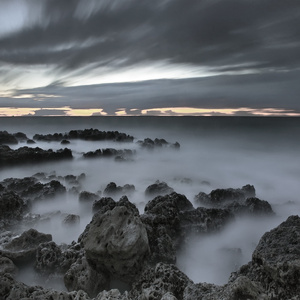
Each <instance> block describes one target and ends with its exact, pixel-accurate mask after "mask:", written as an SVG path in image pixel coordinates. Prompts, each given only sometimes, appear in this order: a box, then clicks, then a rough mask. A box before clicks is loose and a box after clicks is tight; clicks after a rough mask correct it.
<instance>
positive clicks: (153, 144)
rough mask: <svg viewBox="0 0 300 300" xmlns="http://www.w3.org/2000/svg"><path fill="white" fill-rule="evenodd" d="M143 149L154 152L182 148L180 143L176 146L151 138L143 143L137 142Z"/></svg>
mask: <svg viewBox="0 0 300 300" xmlns="http://www.w3.org/2000/svg"><path fill="white" fill-rule="evenodd" d="M137 143H138V144H139V145H140V146H141V147H142V148H145V149H149V150H153V149H154V148H163V147H164V148H166V147H168V148H174V149H179V148H180V144H179V143H178V142H176V143H174V144H170V143H168V142H167V141H166V140H165V139H158V138H156V139H154V140H152V139H150V138H146V139H144V140H143V141H138V142H137Z"/></svg>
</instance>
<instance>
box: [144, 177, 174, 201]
mask: <svg viewBox="0 0 300 300" xmlns="http://www.w3.org/2000/svg"><path fill="white" fill-rule="evenodd" d="M173 192H174V190H173V189H172V188H171V187H169V186H168V184H167V183H166V182H163V181H159V180H157V181H156V182H155V183H154V184H151V185H149V186H148V187H147V188H146V190H145V195H146V196H148V197H154V196H158V195H161V196H163V195H167V194H171V193H173Z"/></svg>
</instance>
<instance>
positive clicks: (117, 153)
mask: <svg viewBox="0 0 300 300" xmlns="http://www.w3.org/2000/svg"><path fill="white" fill-rule="evenodd" d="M135 154H136V151H135V150H130V149H123V150H122V149H119V150H116V149H114V148H105V149H97V150H95V151H89V152H86V153H84V154H83V157H84V158H100V157H104V158H110V157H114V158H115V159H116V158H118V159H120V160H129V159H131V157H132V156H133V155H135Z"/></svg>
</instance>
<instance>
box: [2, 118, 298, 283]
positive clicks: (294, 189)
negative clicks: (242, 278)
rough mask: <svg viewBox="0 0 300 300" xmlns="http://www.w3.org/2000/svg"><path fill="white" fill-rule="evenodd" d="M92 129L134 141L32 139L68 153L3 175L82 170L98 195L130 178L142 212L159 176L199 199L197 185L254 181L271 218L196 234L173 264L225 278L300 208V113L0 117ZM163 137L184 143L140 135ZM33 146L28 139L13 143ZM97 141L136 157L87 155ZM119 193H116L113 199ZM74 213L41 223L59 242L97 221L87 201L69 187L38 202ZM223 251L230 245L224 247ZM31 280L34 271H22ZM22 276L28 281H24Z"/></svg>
mask: <svg viewBox="0 0 300 300" xmlns="http://www.w3.org/2000/svg"><path fill="white" fill-rule="evenodd" d="M89 128H94V129H98V130H102V131H115V130H117V131H120V132H124V133H126V134H129V135H132V136H134V142H133V143H118V142H112V141H82V140H71V143H70V144H69V145H66V146H62V145H61V144H60V143H59V142H37V143H36V144H35V145H30V147H40V148H43V149H53V150H57V149H60V148H64V147H67V148H70V149H71V150H72V152H73V156H74V158H73V159H72V160H66V161H58V162H51V163H49V162H48V163H47V162H45V163H39V164H30V165H28V164H26V165H22V166H19V165H18V166H10V167H5V168H4V167H1V169H0V181H2V180H4V179H5V178H10V177H15V178H23V177H26V176H32V175H34V174H35V173H38V172H45V173H48V174H51V173H52V174H53V173H55V174H56V175H57V176H65V175H70V174H71V175H76V176H77V175H80V174H81V173H85V175H86V178H85V180H84V182H83V186H82V190H86V191H89V192H93V193H97V192H99V191H103V190H104V189H105V187H106V185H107V184H108V183H110V182H115V183H116V184H117V185H119V186H123V185H125V184H133V185H134V186H135V189H136V191H135V193H133V194H131V195H128V198H129V200H130V201H131V202H133V203H134V204H135V205H136V206H137V207H138V209H139V211H140V213H143V211H144V206H145V204H146V203H147V201H149V198H147V197H146V196H145V189H146V188H147V186H149V185H150V184H153V183H154V182H155V181H156V180H160V181H164V182H166V183H167V184H168V185H169V186H170V187H172V188H173V189H174V190H175V191H176V192H177V193H181V194H184V195H185V196H186V197H187V198H188V199H189V200H190V201H191V202H192V203H193V205H194V206H195V207H197V205H198V204H196V203H195V201H194V197H195V195H196V194H198V193H199V192H205V193H209V192H210V191H211V190H214V189H217V188H230V187H231V188H241V187H242V186H243V185H245V184H251V185H254V187H255V189H256V196H257V197H258V198H260V199H262V200H266V201H268V202H269V203H270V204H271V205H272V208H273V210H274V211H275V213H276V215H275V217H272V218H270V217H260V218H254V217H243V218H237V219H236V221H235V222H233V223H231V224H229V225H228V226H227V227H226V228H224V230H222V231H221V232H219V233H216V234H212V235H210V236H206V237H203V236H202V237H201V236H198V237H197V236H196V237H195V236H191V237H189V238H187V240H188V243H187V244H186V245H185V247H183V248H182V249H181V250H180V252H179V253H177V262H176V264H177V266H178V267H179V268H180V269H181V270H182V271H183V272H185V273H186V274H187V275H188V276H189V277H190V278H191V279H192V280H193V281H194V282H196V283H197V282H210V283H216V284H224V283H226V282H227V280H228V277H229V275H230V273H231V272H232V271H235V270H236V269H237V268H239V266H240V265H242V264H245V263H247V262H248V261H250V260H251V254H252V252H253V250H254V249H255V247H256V245H257V243H258V241H259V239H260V237H261V236H262V235H263V234H264V233H265V232H266V231H268V230H270V229H272V228H274V227H276V226H277V225H279V224H280V223H281V222H282V221H284V220H285V219H286V218H287V217H288V216H289V215H291V214H299V209H300V196H299V195H300V184H299V178H300V157H299V153H300V151H299V150H300V119H299V118H271V117H266V118H262V117H257V118H255V117H150V116H147V117H146V116H144V117H20V118H0V130H2V131H3V130H6V131H8V132H9V133H16V132H23V133H25V134H26V135H27V136H28V138H32V137H33V135H34V134H36V133H38V134H47V133H51V134H52V133H56V132H57V133H65V132H68V131H70V130H73V129H74V130H77V129H89ZM148 137H149V138H151V139H154V138H164V139H165V140H167V141H168V142H170V143H175V142H179V143H180V145H181V147H180V149H179V150H178V151H175V150H174V149H168V148H166V149H164V148H162V149H155V150H154V151H147V150H143V149H141V148H140V146H139V145H138V144H137V143H136V142H137V141H138V140H143V139H144V138H148ZM22 146H28V145H27V144H25V143H19V144H18V145H13V146H11V147H12V148H13V149H16V148H18V147H22ZM99 148H101V149H102V148H115V149H132V150H136V151H137V153H136V156H135V157H134V160H133V161H128V162H118V161H115V160H113V159H104V158H97V159H84V158H83V157H82V154H83V153H84V152H88V151H95V150H96V149H99ZM114 200H116V201H117V200H118V198H115V199H114ZM58 210H59V211H60V212H61V213H68V214H70V213H73V214H78V215H80V218H81V219H80V225H79V226H77V227H76V226H75V227H74V228H73V229H70V228H64V227H63V226H62V225H61V223H60V222H57V220H55V217H53V219H52V220H51V223H50V224H47V226H45V225H43V224H39V225H37V226H36V227H35V228H36V229H37V230H39V231H41V232H44V233H51V234H52V236H53V240H54V241H55V242H56V243H57V244H61V243H71V242H72V241H73V240H74V241H76V240H77V238H78V236H79V235H80V233H82V232H83V230H84V228H85V226H86V225H87V224H88V223H89V222H90V221H91V218H92V211H91V209H90V210H88V211H86V210H83V209H82V206H81V205H80V204H79V201H78V195H74V194H72V193H67V195H66V196H63V197H58V198H57V199H53V201H47V202H40V203H38V204H36V205H35V206H34V207H33V212H34V213H39V214H43V213H51V212H55V211H58ZM226 249H227V250H228V251H226ZM26 278H27V282H26V283H28V284H30V280H31V279H30V278H31V277H30V276H26ZM24 281H26V279H24Z"/></svg>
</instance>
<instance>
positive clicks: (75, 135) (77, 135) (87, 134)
mask: <svg viewBox="0 0 300 300" xmlns="http://www.w3.org/2000/svg"><path fill="white" fill-rule="evenodd" d="M33 139H35V140H38V141H48V142H50V141H58V142H59V141H62V140H64V139H65V140H71V139H81V140H87V141H103V140H111V141H116V142H132V141H133V136H130V135H127V134H125V133H122V132H118V131H99V130H98V129H93V128H91V129H84V130H71V131H69V132H68V133H64V134H63V133H54V134H46V135H43V134H35V135H34V137H33Z"/></svg>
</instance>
